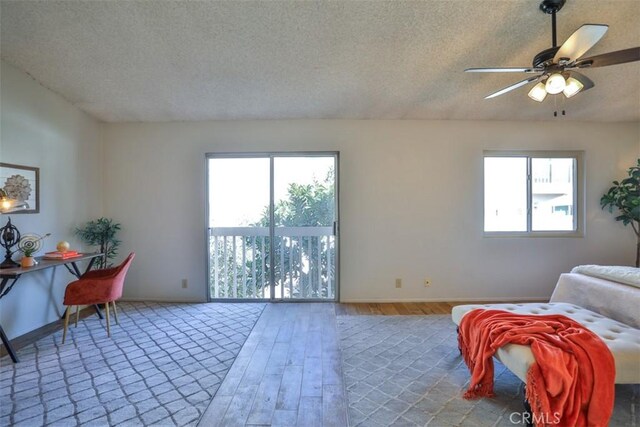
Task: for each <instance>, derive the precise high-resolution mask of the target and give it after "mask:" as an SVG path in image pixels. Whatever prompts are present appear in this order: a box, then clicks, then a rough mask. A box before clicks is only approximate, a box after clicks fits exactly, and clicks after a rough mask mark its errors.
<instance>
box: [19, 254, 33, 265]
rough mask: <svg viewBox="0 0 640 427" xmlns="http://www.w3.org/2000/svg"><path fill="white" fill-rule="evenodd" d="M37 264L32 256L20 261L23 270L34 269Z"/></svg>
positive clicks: (24, 257)
mask: <svg viewBox="0 0 640 427" xmlns="http://www.w3.org/2000/svg"><path fill="white" fill-rule="evenodd" d="M35 264H36V262H35V259H34V258H33V257H32V256H23V257H22V259H21V260H20V266H22V268H27V267H33V266H34V265H35Z"/></svg>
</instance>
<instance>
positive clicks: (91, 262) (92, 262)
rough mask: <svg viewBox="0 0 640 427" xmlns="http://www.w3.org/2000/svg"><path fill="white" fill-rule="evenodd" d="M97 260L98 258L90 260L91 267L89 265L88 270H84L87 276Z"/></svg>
mask: <svg viewBox="0 0 640 427" xmlns="http://www.w3.org/2000/svg"><path fill="white" fill-rule="evenodd" d="M96 259H98V258H97V257H95V258H91V259H90V260H89V265H87V268H86V269H85V270H84V272H85V274H86V273H87V272H89V271H91V268H92V267H93V264H95V262H96Z"/></svg>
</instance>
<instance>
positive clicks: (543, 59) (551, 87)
mask: <svg viewBox="0 0 640 427" xmlns="http://www.w3.org/2000/svg"><path fill="white" fill-rule="evenodd" d="M565 3H566V0H543V1H542V3H540V10H542V11H543V12H544V13H547V14H550V15H551V42H552V47H551V48H548V49H545V50H543V51H542V52H539V53H538V54H537V55H536V56H535V57H534V58H533V66H532V67H492V68H467V69H466V70H465V71H466V72H469V73H529V74H538V75H537V76H535V77H530V78H527V79H524V80H521V81H519V82H518V83H515V84H512V85H510V86H507V87H505V88H503V89H500V90H499V91H497V92H494V93H492V94H490V95H487V96H486V97H485V99H490V98H495V97H497V96H500V95H504V94H505V93H508V92H511V91H512V90H515V89H517V88H519V87H522V86H525V85H527V84H529V83H534V82H535V83H536V85H535V86H534V87H533V88H532V89H531V90H530V91H529V93H528V95H529V98H531V99H533V100H534V101H537V102H542V101H544V100H545V98H546V97H547V95H548V94H551V95H558V94H560V93H562V94H563V95H564V96H565V97H567V98H571V97H573V96H575V95H576V94H578V93H580V92H584V91H586V90H588V89H591V88H592V87H593V86H594V83H593V82H592V81H591V80H590V79H589V78H588V77H587V76H585V75H583V74H581V73H579V72H577V71H576V70H581V69H588V68H594V67H605V66H609V65H617V64H624V63H627V62H634V61H640V47H633V48H629V49H624V50H618V51H615V52H609V53H604V54H600V55H595V56H592V57H589V58H582V56H583V55H584V54H585V53H587V51H589V50H590V49H591V48H592V47H593V46H594V45H595V44H596V43H598V41H600V39H601V38H602V37H603V36H604V35H605V33H606V32H607V30H608V29H609V26H608V25H604V24H584V25H582V26H581V27H580V28H578V29H577V30H576V31H574V32H573V34H571V36H569V38H568V39H567V40H566V41H565V42H564V43H563V44H562V45H560V46H558V44H557V37H556V33H557V32H556V13H557V12H559V11H560V9H562V7H563V6H564V5H565ZM563 113H564V111H563ZM556 115H557V114H556Z"/></svg>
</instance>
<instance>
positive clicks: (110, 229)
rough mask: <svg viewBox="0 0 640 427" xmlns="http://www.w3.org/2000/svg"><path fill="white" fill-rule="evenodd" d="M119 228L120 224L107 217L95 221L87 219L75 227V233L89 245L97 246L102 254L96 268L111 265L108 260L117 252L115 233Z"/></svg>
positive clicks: (118, 244)
mask: <svg viewBox="0 0 640 427" xmlns="http://www.w3.org/2000/svg"><path fill="white" fill-rule="evenodd" d="M119 230H120V224H118V223H116V222H114V221H113V220H112V219H109V218H98V219H97V220H95V221H89V222H87V223H86V224H85V225H84V226H82V227H78V228H76V229H75V231H74V232H75V234H76V235H77V236H78V237H79V238H80V240H82V242H83V243H86V244H87V245H89V246H98V247H99V251H100V253H102V254H103V256H102V257H100V258H99V261H98V266H97V267H98V268H100V269H102V268H108V267H111V265H112V263H110V262H109V261H110V260H112V259H114V258H115V257H116V255H117V254H118V246H120V240H118V239H117V238H116V234H117V233H118V231H119Z"/></svg>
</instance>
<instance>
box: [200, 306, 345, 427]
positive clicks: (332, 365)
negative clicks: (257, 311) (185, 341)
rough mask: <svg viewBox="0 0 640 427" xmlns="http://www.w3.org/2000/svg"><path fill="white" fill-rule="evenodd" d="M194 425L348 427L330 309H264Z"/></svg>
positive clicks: (332, 309)
mask: <svg viewBox="0 0 640 427" xmlns="http://www.w3.org/2000/svg"><path fill="white" fill-rule="evenodd" d="M198 425H199V426H202V427H213V426H251V425H261V426H285V425H286V426H300V427H313V426H327V427H330V426H346V425H347V407H346V394H345V390H344V384H343V379H342V361H341V355H340V347H339V345H338V333H337V328H336V315H335V309H334V304H326V303H318V304H314V303H287V304H268V305H267V306H266V307H265V309H264V312H263V313H262V316H260V319H259V320H258V322H257V323H256V325H255V327H254V328H253V331H252V332H251V334H250V335H249V338H248V339H247V341H246V342H245V344H244V346H243V347H242V350H240V353H239V354H238V357H237V358H236V360H235V362H234V363H233V366H232V367H231V370H229V373H228V374H227V376H226V377H225V379H224V381H223V382H222V384H221V386H220V388H219V389H218V391H217V392H216V395H215V397H214V398H213V400H212V401H211V403H210V405H209V407H208V408H207V410H206V411H205V413H204V414H203V416H202V418H201V419H200V422H199V424H198Z"/></svg>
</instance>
